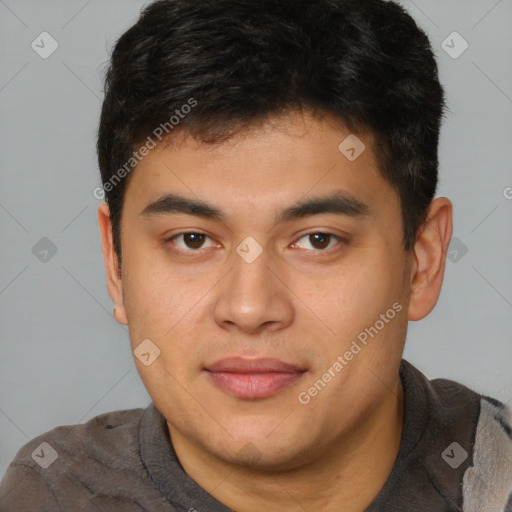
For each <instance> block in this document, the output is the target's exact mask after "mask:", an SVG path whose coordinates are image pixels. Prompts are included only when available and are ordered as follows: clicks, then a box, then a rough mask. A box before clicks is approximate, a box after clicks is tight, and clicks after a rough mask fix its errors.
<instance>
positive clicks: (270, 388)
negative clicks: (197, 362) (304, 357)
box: [203, 357, 307, 400]
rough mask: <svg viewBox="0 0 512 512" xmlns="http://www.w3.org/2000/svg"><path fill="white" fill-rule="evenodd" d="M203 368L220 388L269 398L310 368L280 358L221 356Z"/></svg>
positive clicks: (248, 396) (244, 396)
mask: <svg viewBox="0 0 512 512" xmlns="http://www.w3.org/2000/svg"><path fill="white" fill-rule="evenodd" d="M203 371H204V372H205V373H206V374H207V376H208V378H209V379H210V381H211V382H212V383H213V384H214V385H215V386H216V387H218V388H219V389H221V390H222V391H224V392H225V393H228V394H229V395H232V396H234V397H236V398H240V399H245V400H256V399H262V398H268V397H270V396H273V395H275V394H277V393H278V392H279V391H281V390H283V389H284V388H286V387H288V386H290V385H292V384H294V383H296V382H297V381H298V380H299V379H301V378H302V377H303V375H304V374H305V373H306V372H307V369H305V368H301V367H299V366H297V365H293V364H289V363H285V362H284V361H280V360H278V359H271V358H263V359H245V358H242V357H230V358H225V359H221V360H220V361H217V362H215V363H213V364H211V365H209V366H208V367H206V368H204V369H203Z"/></svg>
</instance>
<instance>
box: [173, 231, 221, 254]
mask: <svg viewBox="0 0 512 512" xmlns="http://www.w3.org/2000/svg"><path fill="white" fill-rule="evenodd" d="M209 238H210V237H209V236H207V235H205V234H203V233H193V232H189V233H178V234H177V235H174V236H173V237H172V238H170V239H169V240H168V241H169V242H172V243H173V244H174V245H176V247H178V249H181V250H183V251H186V252H195V250H198V249H204V248H205V247H204V244H205V241H206V240H207V239H209ZM212 245H213V244H212ZM210 247H211V245H210Z"/></svg>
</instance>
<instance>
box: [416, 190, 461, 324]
mask: <svg viewBox="0 0 512 512" xmlns="http://www.w3.org/2000/svg"><path fill="white" fill-rule="evenodd" d="M452 231H453V221H452V203H451V201H450V200H449V199H447V198H445V197H440V198H437V199H434V200H433V201H432V203H431V204H430V207H429V213H428V217H427V220H426V221H425V223H424V225H423V226H422V229H421V230H420V233H419V235H418V238H417V240H416V244H415V246H414V254H413V257H414V263H413V266H412V268H413V270H412V273H411V283H410V286H411V290H410V292H411V298H410V303H409V317H408V318H409V320H411V321H416V320H421V319H422V318H425V317H426V316H427V315H428V314H429V313H430V312H431V311H432V310H433V309H434V307H435V305H436V304H437V301H438V299H439V295H440V294H441V287H442V284H443V278H444V271H445V268H446V255H447V253H448V246H449V244H450V240H451V237H452Z"/></svg>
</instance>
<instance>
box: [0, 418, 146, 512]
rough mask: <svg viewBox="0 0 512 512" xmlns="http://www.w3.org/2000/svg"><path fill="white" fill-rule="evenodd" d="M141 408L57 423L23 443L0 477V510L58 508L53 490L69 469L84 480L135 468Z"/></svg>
mask: <svg viewBox="0 0 512 512" xmlns="http://www.w3.org/2000/svg"><path fill="white" fill-rule="evenodd" d="M143 412H144V409H142V408H140V409H129V410H121V411H112V412H108V413H104V414H101V415H98V416H95V417H94V418H92V419H90V420H89V421H87V422H86V423H83V424H76V425H65V426H59V427H56V428H54V429H52V430H50V431H48V432H45V433H43V434H41V435H39V436H37V437H35V438H34V439H32V440H31V441H29V442H28V443H26V444H25V445H23V446H22V447H21V448H20V450H19V451H18V452H17V454H16V456H15V457H14V459H13V460H12V462H11V463H10V465H9V467H8V468H7V472H6V474H5V476H4V478H3V480H2V483H1V487H0V512H4V510H5V511H7V510H9V511H10V510H13V511H14V510H21V509H20V508H19V507H20V505H21V504H26V505H27V506H29V507H31V508H30V510H33V511H36V510H59V508H57V507H56V506H51V505H50V503H56V499H55V496H54V492H53V491H54V489H56V488H62V487H63V486H68V487H69V486H70V485H72V482H74V475H79V476H80V479H82V480H84V481H86V480H87V479H88V478H102V477H104V478H105V477H107V475H108V474H109V473H110V474H111V472H112V471H123V470H126V471H136V470H137V468H138V467H139V466H140V459H139V455H138V453H139V440H138V431H139V422H140V419H141V417H142V414H143ZM83 483H85V482H83ZM10 504H11V507H12V505H14V504H15V505H16V507H17V508H16V509H14V508H9V505H10ZM36 504H37V506H36ZM4 507H7V508H4Z"/></svg>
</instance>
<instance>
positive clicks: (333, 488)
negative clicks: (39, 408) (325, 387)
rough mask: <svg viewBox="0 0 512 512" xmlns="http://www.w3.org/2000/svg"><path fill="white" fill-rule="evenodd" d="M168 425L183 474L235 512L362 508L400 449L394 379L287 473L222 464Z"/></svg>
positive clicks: (357, 511)
mask: <svg viewBox="0 0 512 512" xmlns="http://www.w3.org/2000/svg"><path fill="white" fill-rule="evenodd" d="M168 427H169V433H170V435H171V440H172V444H173V446H174V449H175V451H176V455H177V456H178V459H179V461H180V463H181V465H182V466H183V468H184V469H185V471H186V472H187V474H188V475H189V476H190V477H191V478H192V479H193V480H194V481H195V482H196V483H197V484H198V485H199V486H201V487H202V488H203V489H205V490H206V491H207V492H209V493H210V494H211V495H212V496H213V497H214V498H215V499H216V500H218V501H220V502H221V503H223V504H225V505H226V506H227V507H229V508H231V509H233V510H236V511H237V512H268V510H275V509H276V507H277V506H279V507H282V508H283V509H284V510H287V511H290V512H292V511H297V512H304V510H319V509H321V510H323V512H338V511H339V510H344V511H345V512H363V511H364V510H365V509H366V508H367V507H368V506H369V505H370V504H371V503H372V502H373V501H374V500H375V498H376V497H377V495H378V494H379V492H380V490H381V489H382V487H383V486H384V484H385V482H386V480H387V479H388V477H389V475H390V474H391V471H392V469H393V466H394V464H395V461H396V458H397V455H398V452H399V449H400V442H401V437H402V430H403V390H402V385H401V382H400V379H399V378H398V377H397V380H396V382H395V385H394V386H393V388H392V392H391V390H390V392H389V393H388V394H387V395H386V397H385V398H384V399H383V401H382V402H381V403H379V404H378V405H377V407H375V408H374V409H373V410H372V411H371V412H370V413H369V414H368V415H367V416H366V417H365V418H364V420H363V421H362V422H361V423H360V424H358V425H357V426H356V428H354V429H353V431H352V432H350V433H349V434H346V435H344V436H343V437H342V438H341V439H339V440H337V442H336V445H335V446H329V448H328V449H327V450H325V452H324V453H322V454H319V456H318V457H317V458H316V459H315V460H314V461H312V462H310V463H308V464H307V465H303V466H300V467H297V468H296V469H293V470H288V471H279V472H272V471H261V470H254V468H251V467H241V466H240V465H235V464H228V463H226V462H224V461H221V460H219V459H218V458H216V457H212V456H211V455H210V454H207V453H205V451H204V450H203V449H202V448H200V447H198V446H197V445H196V444H193V443H191V442H190V441H189V440H188V439H186V438H185V437H183V436H182V435H181V434H180V433H179V432H178V431H177V430H176V429H174V428H173V427H172V426H171V425H170V424H169V423H168Z"/></svg>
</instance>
